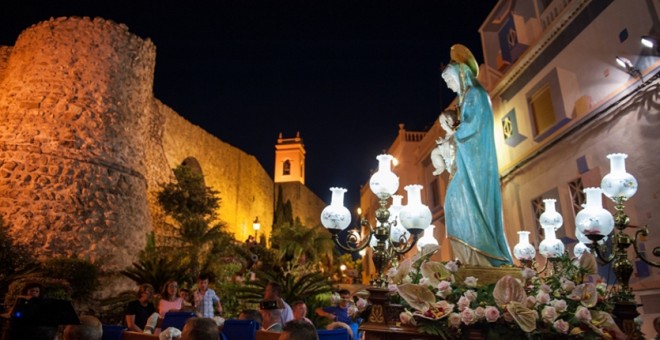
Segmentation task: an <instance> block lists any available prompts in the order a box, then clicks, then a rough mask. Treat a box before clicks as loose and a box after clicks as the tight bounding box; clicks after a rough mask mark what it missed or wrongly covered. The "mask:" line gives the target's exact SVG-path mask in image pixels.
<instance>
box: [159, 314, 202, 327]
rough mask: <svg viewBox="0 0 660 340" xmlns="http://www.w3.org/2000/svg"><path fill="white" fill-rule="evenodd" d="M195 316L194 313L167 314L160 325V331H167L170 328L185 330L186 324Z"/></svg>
mask: <svg viewBox="0 0 660 340" xmlns="http://www.w3.org/2000/svg"><path fill="white" fill-rule="evenodd" d="M194 316H195V313H194V312H167V313H165V317H164V318H163V322H162V323H161V324H160V329H162V330H166V329H167V328H168V327H174V328H176V329H178V330H183V325H185V324H186V321H188V319H190V318H192V317H194Z"/></svg>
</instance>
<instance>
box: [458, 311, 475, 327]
mask: <svg viewBox="0 0 660 340" xmlns="http://www.w3.org/2000/svg"><path fill="white" fill-rule="evenodd" d="M477 320H478V319H477V314H476V313H475V312H474V310H472V309H470V308H465V309H464V310H463V311H462V312H461V321H463V323H464V324H466V325H471V324H473V323H475V322H477Z"/></svg>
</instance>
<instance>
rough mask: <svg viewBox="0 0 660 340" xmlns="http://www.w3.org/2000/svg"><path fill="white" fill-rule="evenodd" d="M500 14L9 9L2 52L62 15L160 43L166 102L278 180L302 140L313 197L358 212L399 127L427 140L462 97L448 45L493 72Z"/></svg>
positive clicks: (338, 5)
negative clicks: (450, 74) (283, 146)
mask: <svg viewBox="0 0 660 340" xmlns="http://www.w3.org/2000/svg"><path fill="white" fill-rule="evenodd" d="M211 3H212V4H211ZM496 3H497V1H495V0H460V1H446V0H445V1H440V0H429V1H387V0H381V1H359V0H353V1H314V0H307V1H284V0H280V1H246V0H239V1H231V2H230V1H208V2H204V3H200V2H196V1H177V2H170V1H139V0H134V1H130V2H126V1H99V0H96V1H61V0H60V1H57V0H53V1H31V0H21V1H11V5H8V4H7V5H5V6H3V10H2V11H0V45H13V44H14V42H15V40H16V38H17V37H18V35H19V34H20V32H21V31H22V30H24V29H26V28H28V27H29V26H30V25H32V24H34V23H37V22H39V21H42V20H47V19H48V18H50V17H59V16H89V17H96V16H100V17H103V18H105V19H111V20H113V21H115V22H119V23H124V24H126V25H127V26H128V27H129V30H130V31H131V32H133V33H134V34H136V35H138V36H140V37H143V38H150V39H151V40H152V41H153V42H154V43H155V45H156V48H157V59H156V75H155V84H154V92H155V96H156V98H158V99H160V100H161V101H162V102H163V103H165V104H166V105H168V106H170V107H172V108H173V109H174V110H176V111H177V112H178V113H179V114H180V115H182V116H183V117H185V118H186V119H188V120H189V121H191V122H192V123H194V124H196V125H199V126H201V127H202V128H204V129H205V130H206V131H208V132H210V133H211V134H213V135H215V136H217V137H218V138H219V139H221V140H223V141H225V142H227V143H229V144H231V145H234V146H236V147H238V148H240V149H242V150H244V151H245V152H247V153H249V154H252V155H254V156H255V157H256V158H257V159H258V160H259V162H261V164H262V166H263V167H264V169H265V170H266V171H267V172H268V173H270V174H271V176H272V173H273V168H274V164H273V161H274V153H275V150H274V145H275V143H276V140H277V136H278V133H280V132H282V134H283V136H284V137H294V136H295V134H296V132H297V131H299V132H300V134H301V137H302V138H303V140H304V144H305V148H306V150H307V157H306V161H307V176H306V181H307V186H308V187H310V188H311V189H312V190H313V191H314V192H315V193H316V194H317V195H319V197H321V198H322V199H323V200H325V201H326V202H329V201H330V196H331V193H330V191H329V190H328V188H329V187H331V186H343V187H346V188H347V189H348V193H347V194H346V200H347V203H348V204H349V209H351V210H353V208H354V207H356V204H357V202H358V200H359V187H360V185H362V184H364V183H365V182H366V181H367V180H368V178H369V174H370V170H371V169H375V168H376V166H377V161H376V159H375V157H376V155H378V154H379V153H382V152H383V151H384V150H386V149H387V148H388V147H389V145H390V144H391V143H392V141H393V140H394V138H395V137H396V134H397V131H398V124H399V123H404V124H405V125H406V129H407V130H410V131H424V130H426V129H427V128H428V127H430V126H431V125H432V124H433V122H434V120H435V119H436V118H437V116H438V114H439V113H440V111H441V110H442V108H444V107H445V106H447V105H448V104H449V103H450V102H451V100H452V99H453V97H454V95H453V93H451V92H449V91H448V90H447V89H446V86H445V84H444V82H443V81H442V78H441V77H440V68H441V66H442V65H443V64H446V63H447V62H448V61H449V48H450V46H451V45H452V44H454V43H463V44H465V45H466V46H468V47H469V48H470V49H471V50H472V51H473V53H474V54H475V56H476V57H477V60H478V61H479V62H483V56H482V54H481V42H480V37H479V33H478V29H479V26H480V25H481V24H482V23H483V21H484V20H485V18H486V16H487V15H488V13H490V11H491V10H492V8H493V7H494V6H495V4H496ZM407 184H410V183H402V186H403V185H407ZM400 190H402V189H400ZM220 196H222V193H220Z"/></svg>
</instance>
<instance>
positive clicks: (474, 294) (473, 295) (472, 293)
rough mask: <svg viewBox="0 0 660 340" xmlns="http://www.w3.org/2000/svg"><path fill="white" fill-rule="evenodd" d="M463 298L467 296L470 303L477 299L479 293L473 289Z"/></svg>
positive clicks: (467, 291) (464, 294)
mask: <svg viewBox="0 0 660 340" xmlns="http://www.w3.org/2000/svg"><path fill="white" fill-rule="evenodd" d="M463 296H465V297H466V298H467V299H468V300H470V302H472V301H474V300H476V299H477V292H475V291H474V290H472V289H468V290H466V291H465V293H463Z"/></svg>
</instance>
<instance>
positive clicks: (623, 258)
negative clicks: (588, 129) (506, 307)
mask: <svg viewBox="0 0 660 340" xmlns="http://www.w3.org/2000/svg"><path fill="white" fill-rule="evenodd" d="M627 157H628V155H626V154H622V153H614V154H609V155H607V158H609V160H610V173H609V174H607V175H605V176H604V177H603V179H602V181H601V184H600V186H601V187H600V188H585V189H584V193H585V194H586V203H585V204H584V208H583V209H582V210H580V211H579V212H578V213H577V215H576V216H575V226H576V229H577V230H576V232H575V234H576V237H577V239H578V240H579V241H580V243H578V244H577V245H576V246H575V249H574V254H575V255H576V256H578V255H580V254H581V253H582V252H583V251H584V248H583V247H584V246H586V247H587V248H588V250H589V251H591V252H592V253H595V254H596V255H597V256H598V259H599V260H600V261H601V262H602V263H604V264H609V263H612V270H613V271H614V275H615V276H616V281H617V284H616V286H615V287H614V288H613V289H612V292H611V295H610V299H611V301H612V302H614V311H613V312H612V314H613V315H614V317H615V318H616V323H617V324H618V325H619V327H620V328H621V330H622V331H623V332H624V333H625V334H626V335H627V336H628V337H629V338H631V339H632V338H637V337H638V336H640V333H639V330H638V328H637V326H636V325H635V322H634V319H635V318H636V317H637V316H638V315H639V313H638V312H637V303H636V302H635V294H634V293H633V291H632V288H630V285H629V281H630V277H631V276H632V273H633V265H632V263H631V261H630V259H628V248H630V246H633V249H634V250H635V254H636V255H637V257H638V258H639V259H640V260H642V261H644V262H645V263H647V264H648V265H650V266H653V267H660V262H657V261H651V260H649V259H648V258H647V257H646V255H645V254H644V253H643V252H641V251H640V250H639V245H638V243H637V241H638V240H640V239H641V237H646V236H648V226H644V227H643V228H640V229H639V230H637V232H636V233H635V235H634V237H631V236H629V235H628V234H627V233H625V232H624V230H626V229H627V228H628V227H629V225H628V223H629V221H630V219H629V218H628V215H627V214H626V213H625V212H624V203H625V202H626V201H627V200H628V199H630V197H632V196H633V195H634V194H635V193H636V192H637V180H636V179H635V177H633V176H632V175H631V174H629V173H627V172H626V168H625V159H626V158H627ZM601 194H604V195H605V196H606V197H608V198H610V199H611V200H612V201H613V202H614V209H615V213H614V215H612V213H610V212H609V211H608V210H606V209H604V208H603V203H602V195H601ZM545 201H547V200H545ZM551 210H554V209H551ZM547 211H548V209H547V202H546V212H547ZM544 214H545V213H544ZM542 216H543V215H542ZM541 225H544V222H543V218H541ZM545 227H546V226H545V225H544V230H546V238H547V237H548V234H547V231H551V232H552V235H553V236H554V230H553V229H552V228H548V229H546V228H545ZM613 231H614V233H613V234H612V232H613ZM518 234H519V235H520V243H518V244H517V245H516V246H515V248H514V255H515V256H516V258H518V260H520V261H521V262H523V264H525V265H526V266H530V267H532V266H534V263H533V258H534V255H535V252H534V246H532V245H530V244H529V241H528V237H529V236H528V235H529V232H527V231H521V232H518ZM608 236H611V237H612V249H605V248H606V244H605V242H604V241H605V240H606V239H607V238H608ZM544 242H545V241H544ZM542 244H543V242H542ZM541 248H542V247H541V245H539V250H540V249H541ZM541 252H542V253H543V251H541ZM562 252H563V247H562ZM653 256H656V257H660V247H655V248H654V249H653ZM547 258H548V260H550V261H552V259H553V258H552V257H547ZM546 266H547V262H546ZM544 269H545V266H544ZM544 269H543V270H544ZM543 270H541V271H543Z"/></svg>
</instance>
